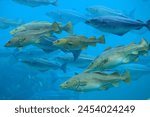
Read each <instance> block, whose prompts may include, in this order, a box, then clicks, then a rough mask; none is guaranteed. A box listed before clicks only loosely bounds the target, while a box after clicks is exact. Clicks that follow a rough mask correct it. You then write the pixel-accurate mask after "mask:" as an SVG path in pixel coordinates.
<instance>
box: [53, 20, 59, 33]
mask: <svg viewBox="0 0 150 117" xmlns="http://www.w3.org/2000/svg"><path fill="white" fill-rule="evenodd" d="M52 30H54V31H55V32H60V26H59V24H58V23H57V22H54V23H53V24H52Z"/></svg>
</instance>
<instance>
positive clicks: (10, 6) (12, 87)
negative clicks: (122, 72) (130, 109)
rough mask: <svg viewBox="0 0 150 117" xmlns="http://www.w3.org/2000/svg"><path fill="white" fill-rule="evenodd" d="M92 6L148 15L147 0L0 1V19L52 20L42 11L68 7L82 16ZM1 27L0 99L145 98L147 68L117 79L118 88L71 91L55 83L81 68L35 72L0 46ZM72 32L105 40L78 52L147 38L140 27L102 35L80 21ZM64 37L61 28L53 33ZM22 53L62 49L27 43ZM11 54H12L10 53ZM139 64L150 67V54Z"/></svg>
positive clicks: (149, 86)
mask: <svg viewBox="0 0 150 117" xmlns="http://www.w3.org/2000/svg"><path fill="white" fill-rule="evenodd" d="M93 5H102V6H106V7H109V8H112V9H117V10H120V11H122V12H124V13H126V14H130V12H131V11H133V10H134V13H133V14H132V18H134V19H139V20H142V21H144V22H146V21H147V20H149V19H150V13H149V11H150V1H149V0H58V6H52V5H48V6H40V7H35V8H32V7H29V6H25V5H21V4H17V3H16V2H13V1H12V0H1V1H0V17H5V18H8V19H21V20H23V21H24V22H31V21H50V22H53V20H52V19H51V18H49V17H48V16H47V15H46V12H49V11H50V10H55V9H56V10H57V9H60V10H61V9H71V10H75V11H77V12H79V13H81V14H87V12H86V10H85V9H86V8H87V7H89V6H93ZM12 29H13V28H12V27H10V28H8V29H4V30H2V29H0V99H1V100H9V99H10V100H27V99H30V100H34V99H42V100H70V99H74V100H145V99H148V98H150V69H149V70H142V71H132V73H131V74H132V77H133V80H132V81H131V82H130V83H129V84H126V83H121V84H120V85H119V87H117V88H116V87H113V88H110V89H109V90H106V91H90V92H75V91H69V90H63V89H61V88H60V87H59V85H60V84H61V83H63V82H64V81H65V80H67V79H69V78H71V77H72V76H73V75H74V74H75V73H80V72H82V71H83V69H78V68H76V67H74V66H67V72H66V73H63V72H62V71H61V70H49V71H47V72H40V71H37V70H35V69H32V68H30V67H29V66H27V65H25V64H22V63H20V62H19V61H17V60H16V58H15V57H14V54H13V53H14V52H15V51H16V49H15V48H6V47H4V45H5V43H6V42H7V41H8V40H9V39H10V38H11V35H10V33H9V32H10V30H12ZM74 33H75V34H78V35H85V36H87V37H90V36H96V37H99V36H101V35H105V38H106V44H103V45H97V46H96V47H88V49H86V50H84V51H83V52H82V53H83V54H86V55H89V56H92V57H94V58H95V57H96V56H97V55H99V54H100V53H101V52H103V50H104V49H105V48H107V47H115V46H118V45H128V44H130V43H132V42H135V43H139V42H140V40H141V38H142V37H144V38H145V39H146V40H147V41H148V42H150V31H149V30H147V29H146V28H142V29H141V30H138V31H131V32H128V33H127V34H125V35H123V36H117V35H113V34H108V33H104V32H101V31H98V30H96V29H94V28H93V27H91V26H88V25H86V24H85V23H83V22H80V23H77V24H75V25H74ZM66 35H69V34H67V33H65V32H63V33H62V34H59V35H57V37H58V38H61V37H64V36H66ZM22 51H23V52H27V53H25V54H22V52H20V56H25V57H28V56H30V55H33V56H36V57H44V58H48V59H50V58H51V57H52V56H59V55H60V54H62V55H63V54H64V53H63V52H61V51H56V52H52V53H49V54H47V53H44V52H43V51H41V50H40V49H38V48H35V47H27V48H25V49H23V50H22ZM15 56H16V55H15ZM138 63H141V64H143V65H147V66H149V65H150V55H148V56H146V57H141V58H140V59H139V61H138Z"/></svg>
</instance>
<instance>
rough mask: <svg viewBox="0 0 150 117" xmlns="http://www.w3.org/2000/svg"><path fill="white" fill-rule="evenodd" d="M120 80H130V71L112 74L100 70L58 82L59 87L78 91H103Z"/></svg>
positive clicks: (115, 85)
mask: <svg viewBox="0 0 150 117" xmlns="http://www.w3.org/2000/svg"><path fill="white" fill-rule="evenodd" d="M121 81H124V82H127V83H128V82H130V73H129V72H128V71H126V72H125V73H124V74H122V75H120V74H119V73H117V72H115V73H112V74H105V73H101V72H92V73H81V74H78V75H75V76H73V77H72V78H70V79H69V80H67V81H65V82H64V83H62V84H60V87H61V88H62V89H67V90H74V91H79V92H87V91H92V90H98V91H104V90H108V89H109V88H111V87H118V86H119V82H121Z"/></svg>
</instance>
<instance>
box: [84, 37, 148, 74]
mask: <svg viewBox="0 0 150 117" xmlns="http://www.w3.org/2000/svg"><path fill="white" fill-rule="evenodd" d="M148 51H149V44H148V42H147V41H146V40H145V39H142V40H141V42H140V43H139V44H135V43H131V44H129V45H127V46H118V47H115V48H107V49H106V50H105V51H104V52H103V53H102V54H100V55H99V56H98V57H96V58H95V60H93V61H92V62H91V63H90V65H89V66H88V67H87V68H86V70H85V71H84V72H93V71H105V70H106V71H107V70H109V69H112V68H114V67H117V66H119V65H121V64H127V63H131V62H136V61H138V59H139V56H140V55H144V56H146V55H147V54H148Z"/></svg>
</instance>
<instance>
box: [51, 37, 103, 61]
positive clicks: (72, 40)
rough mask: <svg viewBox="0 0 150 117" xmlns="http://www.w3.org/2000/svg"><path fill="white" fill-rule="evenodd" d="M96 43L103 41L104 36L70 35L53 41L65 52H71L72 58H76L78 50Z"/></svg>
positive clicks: (78, 53)
mask: <svg viewBox="0 0 150 117" xmlns="http://www.w3.org/2000/svg"><path fill="white" fill-rule="evenodd" d="M96 43H101V44H104V43H105V37H104V36H100V37H99V38H98V39H96V37H94V36H92V37H90V38H87V37H85V36H77V35H72V36H68V37H65V38H62V39H58V40H56V41H54V42H53V45H54V46H56V47H58V48H60V49H61V50H63V51H66V52H72V53H73V55H74V60H77V58H78V56H79V55H80V52H81V51H82V50H85V49H86V48H87V47H88V46H96Z"/></svg>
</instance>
